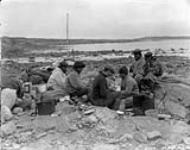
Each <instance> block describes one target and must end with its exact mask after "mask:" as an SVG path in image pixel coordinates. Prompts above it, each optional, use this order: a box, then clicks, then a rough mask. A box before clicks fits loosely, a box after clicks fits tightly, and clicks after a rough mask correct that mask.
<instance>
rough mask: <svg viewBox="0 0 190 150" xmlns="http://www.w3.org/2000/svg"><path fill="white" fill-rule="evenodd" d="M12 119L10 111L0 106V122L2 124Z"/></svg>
mask: <svg viewBox="0 0 190 150" xmlns="http://www.w3.org/2000/svg"><path fill="white" fill-rule="evenodd" d="M12 117H13V115H12V113H11V110H10V109H9V108H8V107H7V106H5V105H3V106H1V122H2V123H4V122H5V121H8V120H11V119H12Z"/></svg>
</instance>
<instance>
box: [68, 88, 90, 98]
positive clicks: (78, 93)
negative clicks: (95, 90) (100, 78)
mask: <svg viewBox="0 0 190 150" xmlns="http://www.w3.org/2000/svg"><path fill="white" fill-rule="evenodd" d="M88 93H89V89H88V88H82V89H80V90H76V91H75V92H73V93H71V94H70V96H71V97H74V96H77V97H81V96H83V95H88Z"/></svg>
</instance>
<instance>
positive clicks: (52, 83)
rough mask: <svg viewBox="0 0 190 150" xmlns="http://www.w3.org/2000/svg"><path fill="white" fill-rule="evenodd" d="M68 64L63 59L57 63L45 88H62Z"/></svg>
mask: <svg viewBox="0 0 190 150" xmlns="http://www.w3.org/2000/svg"><path fill="white" fill-rule="evenodd" d="M67 67H68V64H67V63H66V62H65V61H62V62H60V63H59V65H58V67H57V68H55V70H54V71H53V72H52V74H51V76H50V78H49V80H48V82H47V88H48V89H50V90H60V89H61V90H64V88H65V79H66V72H67Z"/></svg>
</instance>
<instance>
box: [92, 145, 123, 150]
mask: <svg viewBox="0 0 190 150" xmlns="http://www.w3.org/2000/svg"><path fill="white" fill-rule="evenodd" d="M92 150H120V148H119V146H118V145H112V144H95V145H93V148H92Z"/></svg>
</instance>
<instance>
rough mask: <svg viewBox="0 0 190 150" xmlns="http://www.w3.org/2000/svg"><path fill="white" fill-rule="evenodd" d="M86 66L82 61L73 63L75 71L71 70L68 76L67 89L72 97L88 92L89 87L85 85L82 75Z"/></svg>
mask: <svg viewBox="0 0 190 150" xmlns="http://www.w3.org/2000/svg"><path fill="white" fill-rule="evenodd" d="M84 68H85V64H84V63H83V62H82V61H76V62H75V63H74V65H73V71H71V72H70V73H69V75H68V76H67V78H66V81H65V91H66V92H67V93H68V94H69V95H70V96H71V97H74V96H78V97H81V96H83V95H87V94H88V88H87V87H85V85H84V83H83V82H82V79H81V76H80V74H81V72H82V71H83V69H84Z"/></svg>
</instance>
